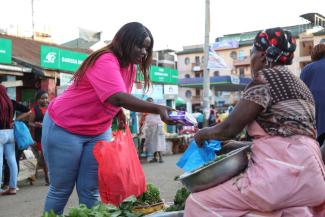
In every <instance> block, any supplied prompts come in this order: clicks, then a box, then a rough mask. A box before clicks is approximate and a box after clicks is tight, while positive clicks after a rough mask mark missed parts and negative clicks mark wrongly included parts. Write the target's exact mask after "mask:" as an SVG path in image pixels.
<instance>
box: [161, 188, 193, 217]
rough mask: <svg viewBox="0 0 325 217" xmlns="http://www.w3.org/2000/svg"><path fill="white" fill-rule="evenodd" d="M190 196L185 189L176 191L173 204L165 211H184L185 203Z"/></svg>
mask: <svg viewBox="0 0 325 217" xmlns="http://www.w3.org/2000/svg"><path fill="white" fill-rule="evenodd" d="M190 194H191V192H189V191H188V190H187V189H186V188H184V187H183V188H181V189H179V190H177V192H176V195H175V198H174V204H173V205H171V206H170V207H168V208H167V209H166V212H171V211H179V210H184V209H185V202H186V199H187V198H188V196H189V195H190Z"/></svg>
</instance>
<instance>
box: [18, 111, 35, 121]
mask: <svg viewBox="0 0 325 217" xmlns="http://www.w3.org/2000/svg"><path fill="white" fill-rule="evenodd" d="M31 113H32V112H31V111H28V112H25V113H23V114H20V115H17V117H16V120H17V121H20V120H25V119H27V118H28V117H29V116H30V115H31Z"/></svg>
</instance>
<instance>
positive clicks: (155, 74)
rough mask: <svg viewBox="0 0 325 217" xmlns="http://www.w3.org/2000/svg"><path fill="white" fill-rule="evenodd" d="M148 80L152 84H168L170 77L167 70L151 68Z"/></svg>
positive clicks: (156, 67)
mask: <svg viewBox="0 0 325 217" xmlns="http://www.w3.org/2000/svg"><path fill="white" fill-rule="evenodd" d="M150 79H151V81H152V82H159V83H169V81H170V75H169V71H168V70H167V68H163V67H158V66H151V68H150Z"/></svg>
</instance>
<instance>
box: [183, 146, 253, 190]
mask: <svg viewBox="0 0 325 217" xmlns="http://www.w3.org/2000/svg"><path fill="white" fill-rule="evenodd" d="M249 150H250V146H249V145H248V146H245V147H242V148H239V149H236V150H234V151H231V152H229V153H228V154H226V155H227V156H226V157H225V158H223V159H221V160H219V161H215V162H213V163H211V164H209V165H207V166H203V167H201V168H199V169H197V170H195V171H193V172H191V173H184V174H183V175H181V176H180V177H179V179H178V180H179V181H181V182H182V183H183V185H184V186H185V187H186V188H187V189H188V190H189V191H191V192H198V191H203V190H206V189H208V188H211V187H214V186H216V185H219V184H221V183H223V182H225V181H227V180H229V179H231V178H232V177H234V176H236V175H238V174H239V173H240V172H242V171H243V170H244V169H245V168H246V167H247V164H248V155H247V153H248V151H249Z"/></svg>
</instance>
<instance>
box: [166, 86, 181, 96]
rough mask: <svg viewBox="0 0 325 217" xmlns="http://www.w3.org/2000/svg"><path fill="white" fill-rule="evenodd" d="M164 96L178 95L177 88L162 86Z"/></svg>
mask: <svg viewBox="0 0 325 217" xmlns="http://www.w3.org/2000/svg"><path fill="white" fill-rule="evenodd" d="M164 94H165V95H178V86H177V85H166V84H165V85H164Z"/></svg>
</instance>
